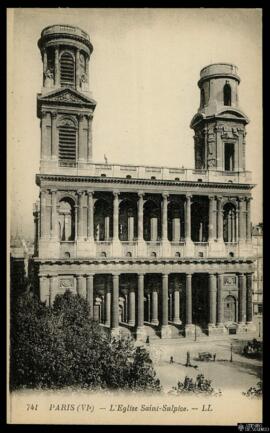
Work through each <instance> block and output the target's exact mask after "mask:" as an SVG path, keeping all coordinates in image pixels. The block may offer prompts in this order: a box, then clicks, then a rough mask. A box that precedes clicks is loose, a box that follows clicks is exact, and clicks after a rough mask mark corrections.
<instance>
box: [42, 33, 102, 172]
mask: <svg viewBox="0 0 270 433" xmlns="http://www.w3.org/2000/svg"><path fill="white" fill-rule="evenodd" d="M38 47H39V49H40V52H41V56H42V62H43V80H42V89H41V93H39V94H38V95H37V116H38V117H39V118H40V126H41V164H40V172H41V173H49V172H51V171H53V172H56V171H57V169H58V167H75V166H79V167H81V168H83V166H84V165H85V164H87V163H89V162H91V160H92V133H91V131H92V119H93V112H94V110H95V107H96V102H95V101H94V100H93V99H92V97H91V93H90V91H89V60H90V56H91V53H92V51H93V46H92V44H91V42H90V39H89V36H88V34H87V33H85V32H84V31H83V30H81V29H80V28H78V27H73V26H70V25H53V26H49V27H46V28H45V29H44V30H43V31H42V33H41V37H40V39H39V41H38Z"/></svg>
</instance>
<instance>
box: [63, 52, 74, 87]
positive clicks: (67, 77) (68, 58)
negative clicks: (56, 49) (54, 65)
mask: <svg viewBox="0 0 270 433" xmlns="http://www.w3.org/2000/svg"><path fill="white" fill-rule="evenodd" d="M60 84H61V86H71V87H75V62H74V58H73V56H72V54H71V53H69V52H67V51H65V52H63V54H62V55H61V57H60Z"/></svg>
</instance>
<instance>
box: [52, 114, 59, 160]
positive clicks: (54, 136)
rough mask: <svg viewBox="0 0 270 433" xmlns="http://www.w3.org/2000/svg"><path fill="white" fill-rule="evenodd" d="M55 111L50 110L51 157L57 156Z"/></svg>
mask: <svg viewBox="0 0 270 433" xmlns="http://www.w3.org/2000/svg"><path fill="white" fill-rule="evenodd" d="M56 124H57V112H56V111H53V112H52V159H57V157H58V134H57V126H56Z"/></svg>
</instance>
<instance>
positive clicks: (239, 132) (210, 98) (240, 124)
mask: <svg viewBox="0 0 270 433" xmlns="http://www.w3.org/2000/svg"><path fill="white" fill-rule="evenodd" d="M239 83H240V78H239V76H238V74H237V67H236V66H235V65H232V64H229V63H215V64H212V65H209V66H206V67H205V68H203V69H202V70H201V73H200V80H199V82H198V86H199V88H200V107H199V109H198V112H197V114H195V116H194V117H193V119H192V121H191V125H190V127H191V128H192V129H193V130H194V133H195V135H194V151H195V152H194V153H195V169H204V170H218V171H225V172H239V171H240V172H241V171H245V135H246V131H245V125H246V124H247V123H248V122H249V120H248V118H247V116H246V115H245V114H244V113H243V112H242V111H241V109H240V108H239V105H238V86H239Z"/></svg>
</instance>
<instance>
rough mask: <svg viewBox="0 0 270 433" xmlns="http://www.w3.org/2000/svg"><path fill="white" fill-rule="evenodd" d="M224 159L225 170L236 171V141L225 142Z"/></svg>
mask: <svg viewBox="0 0 270 433" xmlns="http://www.w3.org/2000/svg"><path fill="white" fill-rule="evenodd" d="M224 161H225V171H234V143H225V147H224Z"/></svg>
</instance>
